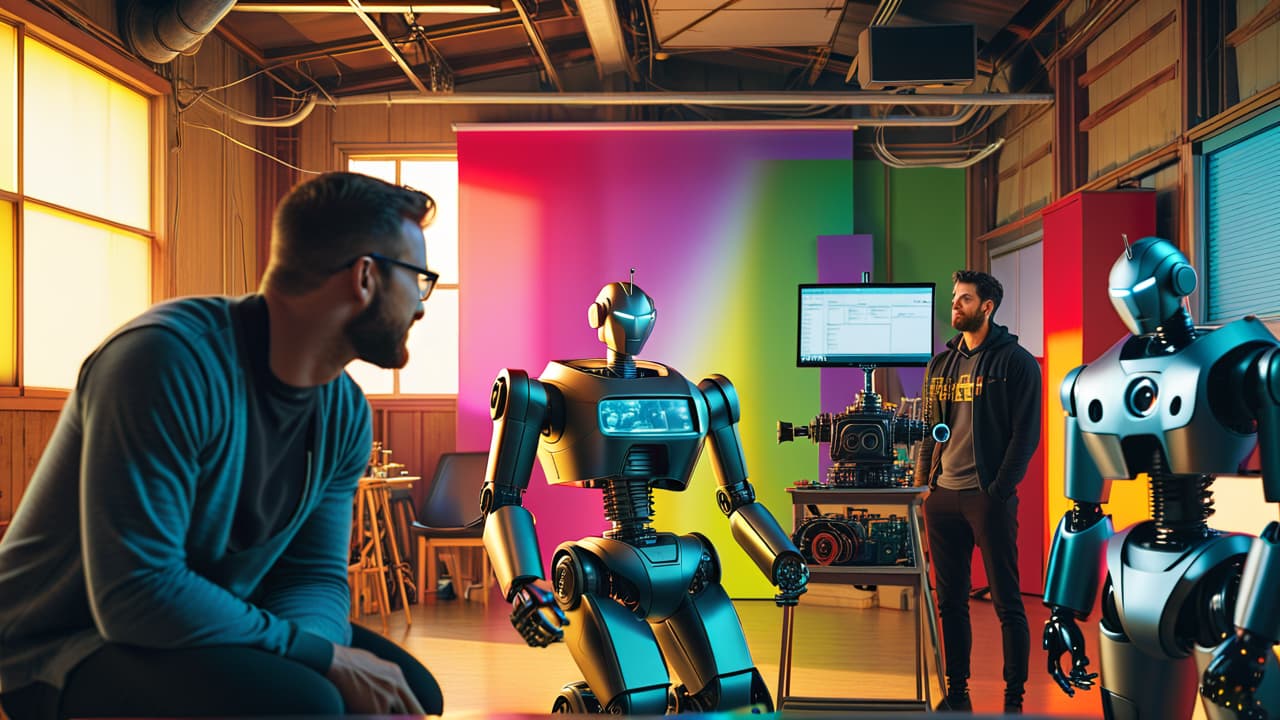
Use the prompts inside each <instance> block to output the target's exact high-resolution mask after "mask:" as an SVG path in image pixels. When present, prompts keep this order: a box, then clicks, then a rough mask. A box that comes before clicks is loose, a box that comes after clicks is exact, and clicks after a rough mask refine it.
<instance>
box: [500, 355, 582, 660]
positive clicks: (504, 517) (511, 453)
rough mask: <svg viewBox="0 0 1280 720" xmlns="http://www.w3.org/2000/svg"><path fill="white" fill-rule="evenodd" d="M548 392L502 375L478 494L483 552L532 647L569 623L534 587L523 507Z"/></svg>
mask: <svg viewBox="0 0 1280 720" xmlns="http://www.w3.org/2000/svg"><path fill="white" fill-rule="evenodd" d="M550 392H551V389H550V388H549V387H548V386H546V385H543V384H542V383H540V382H538V381H537V380H530V379H529V376H528V374H526V373H525V372H524V371H522V370H503V371H502V372H501V373H499V374H498V377H497V379H496V380H494V382H493V391H492V393H491V394H490V397H489V414H490V415H491V416H492V418H493V441H492V444H491V446H490V448H489V464H488V467H487V468H486V469H485V483H484V488H483V489H482V490H481V491H480V509H481V510H482V511H483V512H484V513H485V524H484V548H485V552H487V553H488V554H489V559H490V561H491V562H492V564H493V572H494V575H496V576H497V578H498V585H499V586H500V587H501V588H502V594H503V596H504V597H506V599H507V600H508V601H509V602H511V603H512V605H514V606H515V609H514V611H513V612H512V613H511V623H512V624H513V625H514V626H515V628H516V629H517V630H519V631H520V634H521V635H522V636H523V637H524V639H525V641H526V642H528V643H529V644H530V645H534V646H545V645H548V644H550V643H552V642H555V641H557V640H559V639H561V638H562V637H563V636H564V631H563V630H562V629H561V628H562V627H563V626H564V625H566V624H567V623H568V620H567V619H566V618H565V616H564V612H563V611H561V610H560V608H558V607H557V606H556V605H555V600H554V597H553V596H552V595H551V593H549V592H548V591H546V590H544V589H542V588H540V587H538V586H537V585H535V584H534V581H535V580H542V579H543V573H542V556H541V553H539V551H538V534H537V532H536V530H535V529H534V526H533V514H532V513H530V512H529V511H528V510H526V509H525V508H524V507H523V506H522V505H521V504H520V503H521V498H522V496H523V495H524V491H525V489H526V488H527V487H528V486H529V475H530V473H531V472H532V471H533V461H534V459H535V458H536V457H537V452H538V436H539V434H541V432H542V427H543V424H544V423H545V422H546V418H547V416H548V412H549V404H550V397H549V396H550Z"/></svg>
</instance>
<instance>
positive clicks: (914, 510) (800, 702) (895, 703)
mask: <svg viewBox="0 0 1280 720" xmlns="http://www.w3.org/2000/svg"><path fill="white" fill-rule="evenodd" d="M925 491H926V490H925V488H883V489H880V488H875V489H871V488H868V489H863V488H805V487H797V488H788V490H787V492H789V493H790V494H791V503H792V528H795V527H798V526H799V524H800V522H801V521H802V520H803V519H804V513H805V507H806V506H808V505H856V506H866V507H872V506H896V507H900V508H903V509H904V513H903V514H904V515H905V516H906V518H907V523H908V535H909V537H910V541H911V549H912V557H913V558H914V561H915V562H914V565H913V566H901V565H880V566H878V565H842V566H833V565H811V566H809V582H811V583H839V584H846V585H893V586H902V587H909V588H911V590H912V593H913V595H914V597H915V608H916V612H917V615H918V622H916V623H915V645H914V647H915V651H916V652H915V673H916V695H915V697H914V698H912V699H902V700H898V699H882V698H839V697H801V696H795V695H792V694H791V658H792V653H793V651H794V649H795V648H794V633H795V610H796V606H789V607H784V608H783V609H782V657H781V660H780V661H779V664H778V692H777V707H778V710H789V711H803V710H809V711H827V712H832V711H836V712H846V713H847V712H850V711H871V712H887V711H893V710H904V711H905V710H910V711H916V712H918V711H921V710H927V709H929V708H930V707H931V704H932V700H931V692H930V690H931V688H930V682H929V677H928V675H929V670H928V665H929V663H928V653H929V652H930V648H931V647H932V652H933V654H934V668H935V669H936V670H937V678H936V679H937V682H938V685H937V687H938V689H939V690H940V695H939V696H941V695H944V694H946V685H945V683H944V681H943V676H942V652H941V649H940V645H939V642H938V638H939V633H938V619H937V618H938V616H937V613H936V612H935V608H934V601H933V593H932V591H931V586H930V581H929V557H928V554H927V552H926V548H925V543H924V538H925V535H924V532H923V524H922V522H921V518H920V508H921V505H922V504H923V500H924V493H925ZM802 602H803V601H802ZM926 628H927V631H926ZM926 632H927V637H926Z"/></svg>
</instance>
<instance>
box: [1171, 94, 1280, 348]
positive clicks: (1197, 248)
mask: <svg viewBox="0 0 1280 720" xmlns="http://www.w3.org/2000/svg"><path fill="white" fill-rule="evenodd" d="M1278 126H1280V104H1273V105H1270V106H1268V107H1266V108H1264V109H1262V110H1260V111H1258V112H1255V113H1250V114H1249V115H1247V116H1246V117H1243V118H1241V119H1240V120H1238V121H1237V122H1233V123H1231V124H1230V125H1227V126H1226V127H1223V128H1222V129H1220V130H1218V131H1217V132H1215V133H1214V134H1212V135H1209V136H1207V137H1205V138H1203V139H1202V140H1200V141H1198V142H1196V143H1195V144H1194V145H1193V154H1192V172H1191V177H1192V178H1193V182H1194V183H1195V188H1194V194H1193V198H1194V200H1193V202H1194V207H1193V212H1194V217H1195V222H1194V226H1195V229H1196V233H1195V242H1194V244H1193V247H1194V249H1193V252H1194V254H1195V258H1194V259H1193V262H1194V263H1195V265H1196V266H1197V267H1196V270H1197V272H1198V273H1200V275H1201V277H1200V281H1199V282H1197V283H1196V289H1195V291H1194V292H1193V293H1192V294H1191V296H1190V298H1189V302H1190V305H1191V307H1192V308H1195V317H1196V320H1197V322H1200V323H1207V324H1214V325H1216V324H1220V321H1216V320H1211V319H1210V318H1209V293H1208V285H1209V267H1208V259H1209V249H1210V248H1209V246H1210V243H1211V242H1212V238H1210V237H1209V176H1208V171H1209V156H1210V155H1212V154H1213V153H1215V152H1218V151H1219V150H1224V149H1226V148H1228V147H1230V146H1231V145H1234V144H1236V143H1239V142H1243V141H1245V140H1248V139H1250V138H1252V137H1254V136H1257V135H1260V134H1262V133H1264V132H1268V131H1272V130H1275V129H1276V128H1277V127H1278ZM1258 317H1259V319H1260V320H1262V322H1263V324H1264V325H1265V326H1266V327H1267V328H1268V329H1269V330H1270V331H1271V332H1272V333H1274V334H1280V313H1273V314H1270V315H1260V316H1258Z"/></svg>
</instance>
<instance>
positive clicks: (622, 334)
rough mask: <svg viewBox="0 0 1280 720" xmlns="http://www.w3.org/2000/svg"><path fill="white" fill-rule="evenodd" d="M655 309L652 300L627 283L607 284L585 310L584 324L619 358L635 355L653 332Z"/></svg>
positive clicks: (633, 283)
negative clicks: (617, 354)
mask: <svg viewBox="0 0 1280 720" xmlns="http://www.w3.org/2000/svg"><path fill="white" fill-rule="evenodd" d="M656 315H657V309H655V308H654V307H653V299H652V298H650V297H649V296H648V295H646V294H645V292H644V291H643V290H641V289H640V288H638V287H636V284H635V282H634V281H632V282H629V283H620V282H615V283H609V284H608V285H605V286H604V287H602V288H600V294H599V295H596V301H595V302H594V303H592V304H591V307H589V308H587V323H589V324H590V325H591V327H593V328H599V330H600V341H601V342H603V343H604V344H605V345H607V346H609V349H610V350H612V351H614V352H616V353H619V354H622V355H636V354H638V353H639V352H640V348H643V347H644V343H645V341H646V340H648V339H649V333H651V332H653V320H654V317H656Z"/></svg>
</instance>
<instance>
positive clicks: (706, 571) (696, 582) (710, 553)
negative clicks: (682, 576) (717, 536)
mask: <svg viewBox="0 0 1280 720" xmlns="http://www.w3.org/2000/svg"><path fill="white" fill-rule="evenodd" d="M694 536H695V537H697V538H698V541H699V542H701V543H702V556H701V557H700V558H699V559H698V568H697V569H696V570H695V571H694V573H693V579H692V580H691V581H690V582H689V594H690V595H698V594H700V593H702V591H703V590H706V589H707V588H709V587H711V586H712V585H719V584H720V558H719V556H718V555H717V554H716V549H715V548H714V547H712V545H711V541H710V540H708V539H707V538H706V537H704V536H703V535H700V534H698V533H694Z"/></svg>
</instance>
